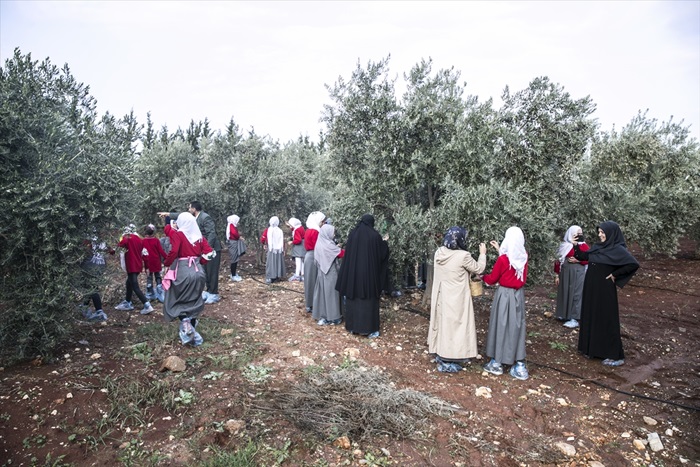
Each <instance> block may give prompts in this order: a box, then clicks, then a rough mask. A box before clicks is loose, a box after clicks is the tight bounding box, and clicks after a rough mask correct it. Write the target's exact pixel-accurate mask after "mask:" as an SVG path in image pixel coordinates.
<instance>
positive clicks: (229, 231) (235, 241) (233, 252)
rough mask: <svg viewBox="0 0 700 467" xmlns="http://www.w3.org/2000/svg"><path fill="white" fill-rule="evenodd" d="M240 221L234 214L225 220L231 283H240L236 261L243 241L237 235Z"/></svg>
mask: <svg viewBox="0 0 700 467" xmlns="http://www.w3.org/2000/svg"><path fill="white" fill-rule="evenodd" d="M240 220H241V218H240V217H238V216H237V215H235V214H232V215H230V216H228V217H227V218H226V221H227V222H228V225H227V227H226V246H228V259H229V261H230V263H231V280H232V281H233V282H240V281H242V280H243V279H241V276H239V275H238V272H237V269H238V259H239V258H240V251H241V248H240V242H242V241H243V239H242V238H241V236H240V234H239V233H238V222H239V221H240Z"/></svg>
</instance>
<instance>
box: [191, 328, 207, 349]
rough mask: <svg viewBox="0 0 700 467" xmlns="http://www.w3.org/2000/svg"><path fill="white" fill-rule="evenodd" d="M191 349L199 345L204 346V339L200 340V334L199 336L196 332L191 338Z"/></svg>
mask: <svg viewBox="0 0 700 467" xmlns="http://www.w3.org/2000/svg"><path fill="white" fill-rule="evenodd" d="M190 344H192V346H193V347H199V346H200V345H202V344H204V339H202V336H201V334H199V333H198V332H197V331H195V332H194V337H193V338H192V342H190Z"/></svg>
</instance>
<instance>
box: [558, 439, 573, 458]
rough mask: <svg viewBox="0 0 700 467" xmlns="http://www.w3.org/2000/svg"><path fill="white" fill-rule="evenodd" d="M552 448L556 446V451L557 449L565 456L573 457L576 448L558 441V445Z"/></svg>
mask: <svg viewBox="0 0 700 467" xmlns="http://www.w3.org/2000/svg"><path fill="white" fill-rule="evenodd" d="M554 446H556V447H557V449H559V450H560V451H561V452H562V454H564V455H565V456H568V457H574V456H575V455H576V448H575V447H574V446H572V445H570V444H569V443H564V442H563V441H559V442H558V443H555V444H554Z"/></svg>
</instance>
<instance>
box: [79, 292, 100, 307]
mask: <svg viewBox="0 0 700 467" xmlns="http://www.w3.org/2000/svg"><path fill="white" fill-rule="evenodd" d="M90 300H92V304H93V305H94V306H95V311H97V310H101V309H102V298H100V294H98V293H97V292H95V293H94V294H92V295H88V296H87V297H85V300H83V305H85V306H87V305H89V304H90Z"/></svg>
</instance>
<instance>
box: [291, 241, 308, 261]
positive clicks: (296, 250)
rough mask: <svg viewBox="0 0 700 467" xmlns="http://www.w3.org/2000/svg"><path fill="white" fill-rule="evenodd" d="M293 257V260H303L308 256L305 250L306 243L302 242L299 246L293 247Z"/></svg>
mask: <svg viewBox="0 0 700 467" xmlns="http://www.w3.org/2000/svg"><path fill="white" fill-rule="evenodd" d="M291 256H292V257H293V258H303V257H304V256H306V248H304V242H301V243H300V244H298V245H292V253H291Z"/></svg>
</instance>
